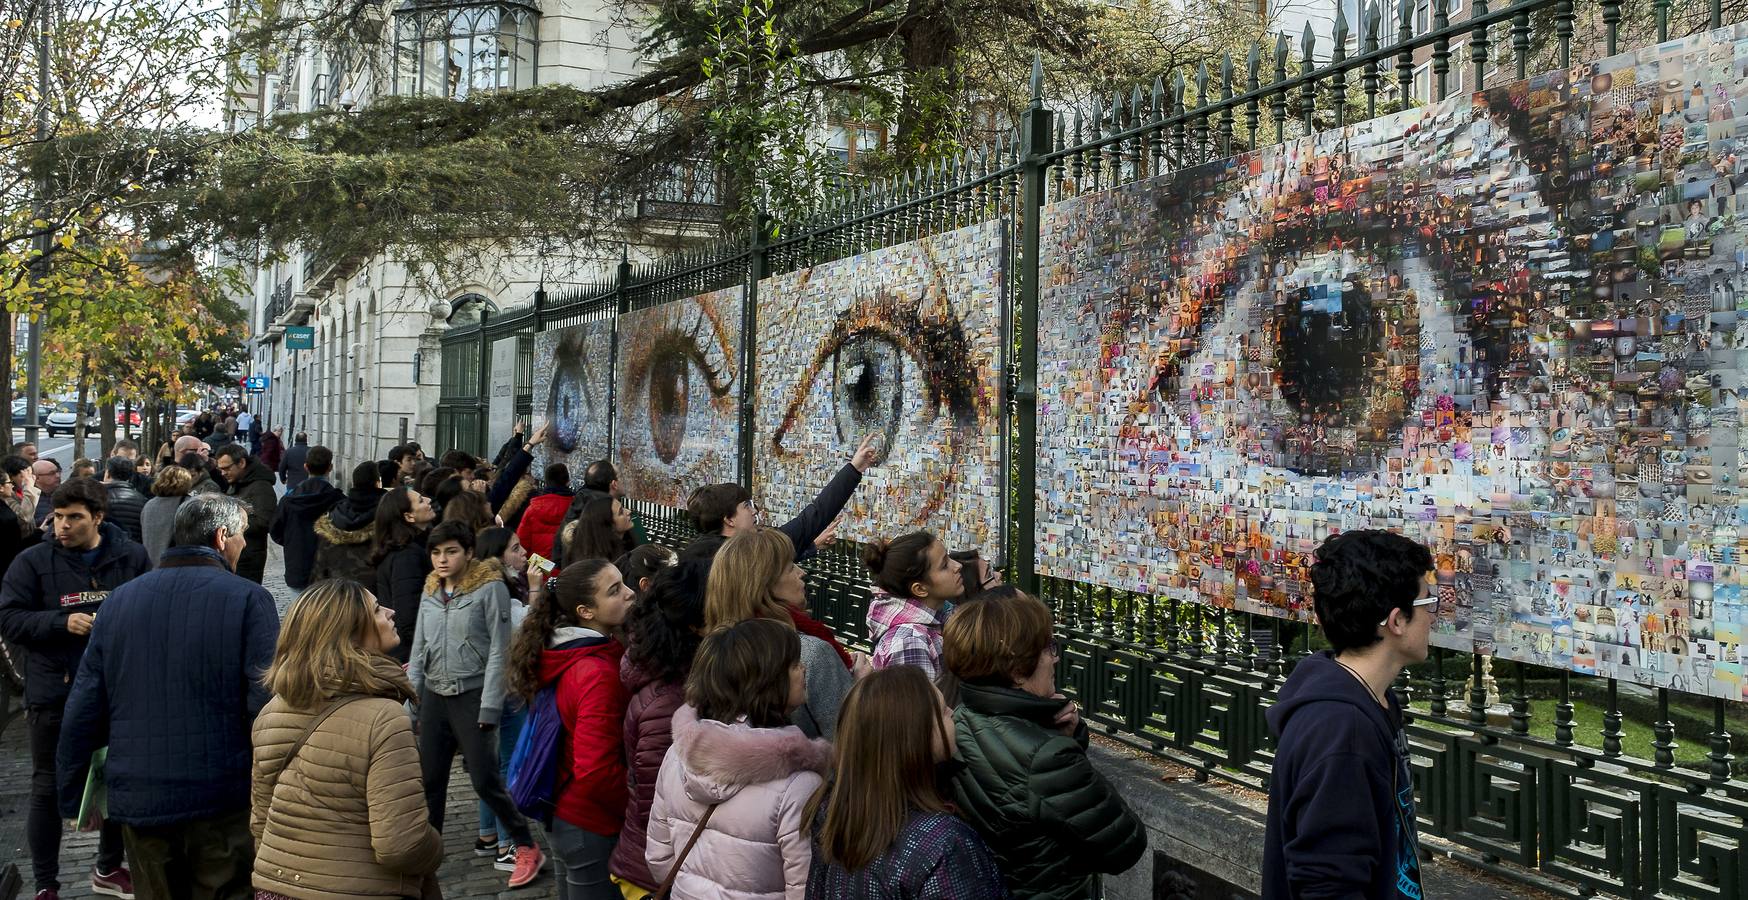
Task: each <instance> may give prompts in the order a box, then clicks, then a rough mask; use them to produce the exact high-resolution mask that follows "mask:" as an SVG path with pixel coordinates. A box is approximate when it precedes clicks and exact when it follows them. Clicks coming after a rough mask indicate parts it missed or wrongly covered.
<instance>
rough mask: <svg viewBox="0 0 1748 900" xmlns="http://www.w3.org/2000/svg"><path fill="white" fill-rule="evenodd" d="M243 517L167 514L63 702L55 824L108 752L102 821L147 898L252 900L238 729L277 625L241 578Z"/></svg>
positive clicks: (72, 809) (239, 507) (221, 504)
mask: <svg viewBox="0 0 1748 900" xmlns="http://www.w3.org/2000/svg"><path fill="white" fill-rule="evenodd" d="M248 520H249V511H248V508H247V507H245V506H244V505H243V503H242V502H241V501H239V500H236V499H233V498H231V497H225V496H222V495H217V494H207V495H204V496H200V497H195V498H193V499H191V500H189V501H188V502H187V503H184V504H182V507H181V508H180V509H178V510H177V511H176V523H175V529H174V532H173V534H172V536H171V546H170V549H168V550H166V551H164V555H163V558H162V559H161V560H160V561H159V564H158V569H157V570H156V571H152V572H148V573H146V574H144V575H141V576H140V577H138V578H135V579H134V580H132V581H130V582H128V583H127V584H124V585H122V586H121V587H119V588H116V589H115V591H114V592H113V593H111V594H110V595H109V599H108V600H105V601H104V602H103V615H102V618H101V619H100V621H98V622H97V623H96V625H95V627H93V628H92V630H91V645H90V646H89V647H87V648H86V650H85V657H84V659H83V660H81V661H80V663H79V674H78V677H76V678H74V679H73V691H72V694H71V695H69V697H68V698H67V711H66V721H65V724H64V725H63V726H62V728H61V739H60V751H59V754H58V766H59V771H60V782H61V783H60V791H61V813H62V815H65V816H67V817H69V818H72V817H74V816H77V815H78V813H79V803H80V800H81V798H82V796H83V793H84V788H85V770H86V765H87V763H88V762H89V760H90V759H91V754H92V753H93V752H94V751H96V750H97V749H98V748H100V747H103V746H105V745H107V746H108V747H109V756H108V760H107V761H106V763H105V764H104V770H103V779H104V782H105V785H106V787H107V790H108V792H109V812H108V815H109V820H110V821H113V822H119V823H121V825H122V834H123V837H124V838H125V840H126V845H127V855H128V859H129V861H131V862H132V863H133V871H132V875H133V877H134V879H135V880H136V881H137V883H138V885H139V888H138V889H139V892H140V893H141V894H142V895H143V896H146V897H211V898H214V900H222V898H236V900H246V898H247V897H248V896H249V893H250V888H249V873H250V870H251V869H252V868H253V864H254V858H255V850H254V841H253V839H252V838H251V837H250V835H249V766H250V762H249V759H250V748H249V729H250V727H251V726H253V725H254V722H255V715H256V714H257V713H259V712H260V711H261V707H263V706H265V705H266V704H267V687H266V685H265V684H263V683H262V681H261V676H262V675H263V674H264V673H265V672H266V671H267V666H268V664H269V663H271V662H272V661H273V644H274V642H275V641H276V640H278V637H279V613H278V610H277V608H276V606H275V604H274V601H273V595H272V594H270V593H268V592H267V589H266V588H263V587H262V586H260V585H258V584H255V583H253V582H251V581H249V580H248V579H246V578H241V577H238V576H237V575H236V574H235V573H234V572H233V571H232V567H234V566H235V565H236V564H237V558H238V557H240V556H242V554H243V543H244V541H243V531H244V530H245V529H246V528H247V527H248V525H247V524H246V523H247V522H248Z"/></svg>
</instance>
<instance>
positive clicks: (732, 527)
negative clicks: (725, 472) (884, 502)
mask: <svg viewBox="0 0 1748 900" xmlns="http://www.w3.org/2000/svg"><path fill="white" fill-rule="evenodd" d="M879 460H880V451H879V450H878V449H876V448H875V447H874V437H873V436H872V435H870V436H868V437H867V438H865V439H864V440H863V441H862V445H861V446H860V447H857V448H856V453H855V455H854V456H851V457H850V462H849V464H847V465H845V466H844V467H843V468H842V469H840V470H838V474H837V475H835V476H833V477H832V480H831V481H830V482H828V483H827V484H826V486H825V488H824V489H823V490H821V491H820V492H819V496H817V497H815V498H813V502H812V503H809V504H807V507H806V508H805V509H803V510H802V511H801V512H800V513H799V514H797V515H796V516H795V518H793V519H790V520H789V521H787V522H784V523H783V524H781V525H778V526H777V529H778V530H779V531H781V532H783V533H784V534H786V535H788V536H789V540H790V542H791V543H793V544H794V545H795V558H796V560H798V561H799V560H803V559H807V558H808V557H810V556H812V555H813V554H814V552H815V550H816V548H815V546H814V542H815V541H817V540H819V537H820V535H822V534H826V533H827V532H826V529H827V528H829V527H830V526H831V524H832V521H833V520H834V519H836V518H837V517H838V513H841V512H843V511H844V506H845V504H848V503H849V502H850V497H851V496H853V495H854V494H855V493H856V488H857V487H859V486H861V484H862V476H863V475H864V474H866V473H867V471H868V470H869V469H872V468H874V464H875V463H876V462H879ZM686 511H687V512H688V513H690V514H691V516H692V521H693V523H694V524H696V525H697V526H698V531H699V534H698V536H697V537H695V538H693V539H692V541H691V542H690V543H688V544H687V545H686V546H685V548H684V549H682V550H681V551H680V558H681V559H710V558H712V557H714V556H716V551H717V550H720V549H721V548H722V543H723V542H724V541H726V540H728V539H729V538H731V537H734V536H735V535H736V534H739V533H740V532H743V531H747V530H750V529H754V528H757V527H758V526H759V511H758V510H757V509H755V508H754V507H753V497H752V495H751V494H749V493H747V489H746V488H744V487H741V486H740V485H738V484H733V483H728V484H707V485H705V486H704V487H701V488H699V489H698V490H696V491H693V492H692V497H691V499H690V500H689V501H687V503H686Z"/></svg>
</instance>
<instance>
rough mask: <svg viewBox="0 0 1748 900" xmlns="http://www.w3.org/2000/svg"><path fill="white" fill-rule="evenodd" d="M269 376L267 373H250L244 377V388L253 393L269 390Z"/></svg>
mask: <svg viewBox="0 0 1748 900" xmlns="http://www.w3.org/2000/svg"><path fill="white" fill-rule="evenodd" d="M268 383H269V382H268V378H267V376H265V375H250V376H249V377H248V378H245V379H243V390H246V391H248V392H249V393H251V394H259V393H261V392H262V391H265V390H267V385H268Z"/></svg>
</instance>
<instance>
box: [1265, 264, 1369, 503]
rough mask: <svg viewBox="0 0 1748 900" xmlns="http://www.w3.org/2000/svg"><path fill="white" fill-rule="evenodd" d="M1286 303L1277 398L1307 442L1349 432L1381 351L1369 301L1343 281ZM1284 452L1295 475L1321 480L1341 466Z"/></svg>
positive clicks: (1338, 462) (1291, 296) (1308, 289)
mask: <svg viewBox="0 0 1748 900" xmlns="http://www.w3.org/2000/svg"><path fill="white" fill-rule="evenodd" d="M1287 303H1288V304H1289V307H1288V308H1287V309H1284V310H1277V313H1278V314H1281V316H1282V318H1281V324H1280V346H1279V349H1278V353H1279V355H1280V384H1281V397H1282V399H1284V400H1286V401H1287V403H1288V405H1290V406H1291V407H1292V408H1293V410H1294V411H1295V412H1296V413H1297V414H1298V415H1297V416H1296V421H1297V425H1298V428H1297V429H1295V430H1297V431H1299V432H1300V436H1301V437H1308V436H1309V435H1308V434H1305V433H1306V432H1312V431H1315V430H1318V429H1322V428H1352V427H1353V426H1354V424H1355V422H1354V419H1355V418H1357V416H1358V414H1360V413H1361V407H1363V405H1364V404H1363V399H1364V393H1365V391H1366V387H1367V386H1366V384H1365V379H1366V378H1367V376H1368V374H1369V373H1368V372H1367V368H1368V367H1367V364H1366V363H1367V359H1368V357H1369V356H1370V355H1371V354H1372V353H1374V352H1376V351H1378V350H1379V349H1381V348H1379V346H1378V344H1379V339H1380V337H1381V335H1380V334H1379V329H1378V328H1377V327H1376V326H1377V322H1376V314H1375V313H1374V311H1373V309H1372V301H1371V297H1370V296H1368V295H1367V293H1366V292H1365V291H1363V290H1360V289H1357V288H1356V287H1355V286H1354V285H1353V283H1352V282H1351V281H1346V282H1342V283H1337V284H1330V283H1322V284H1312V285H1307V286H1306V287H1303V288H1301V289H1299V290H1298V291H1296V292H1294V293H1293V294H1288V295H1287ZM1293 305H1296V306H1297V309H1296V310H1295V309H1293V308H1292V306H1293ZM1288 443H1289V444H1291V443H1293V442H1288ZM1300 443H1303V442H1300ZM1282 450H1283V455H1284V457H1285V459H1286V462H1285V465H1286V467H1287V468H1289V469H1292V470H1294V471H1297V472H1304V473H1308V474H1323V473H1324V472H1326V471H1328V470H1331V469H1340V468H1343V466H1342V465H1341V464H1342V463H1343V462H1345V460H1344V459H1342V458H1340V457H1339V456H1338V457H1337V458H1333V459H1331V458H1327V457H1322V456H1321V455H1312V454H1302V453H1299V452H1297V451H1295V450H1294V449H1292V447H1291V446H1288V447H1283V448H1282Z"/></svg>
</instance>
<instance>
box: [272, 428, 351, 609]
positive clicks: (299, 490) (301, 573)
mask: <svg viewBox="0 0 1748 900" xmlns="http://www.w3.org/2000/svg"><path fill="white" fill-rule="evenodd" d="M303 467H304V471H305V472H308V473H309V478H308V479H306V480H305V481H304V483H303V484H300V485H298V486H297V487H296V488H295V489H294V490H291V491H289V492H287V493H286V495H285V498H284V499H282V500H280V501H279V511H278V512H277V513H275V514H274V516H273V527H272V528H271V529H270V530H269V533H270V534H271V535H272V537H273V542H274V543H276V544H278V545H280V546H281V547H284V548H285V583H286V585H287V586H289V587H291V588H293V589H294V590H299V591H301V590H303V589H304V588H306V587H309V585H310V569H311V568H313V567H314V566H315V564H316V520H318V519H320V518H321V517H322V516H323V515H325V514H327V512H328V510H330V509H333V508H334V504H336V503H339V502H340V501H341V500H342V499H344V498H345V496H346V495H345V494H342V493H340V489H339V488H337V487H334V485H333V483H331V482H330V481H328V475H329V474H330V473H331V472H332V471H333V468H334V451H332V450H329V449H328V448H326V447H311V448H310V452H309V455H308V456H306V457H304V463H303Z"/></svg>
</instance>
